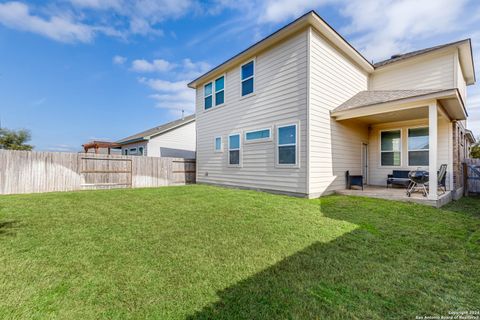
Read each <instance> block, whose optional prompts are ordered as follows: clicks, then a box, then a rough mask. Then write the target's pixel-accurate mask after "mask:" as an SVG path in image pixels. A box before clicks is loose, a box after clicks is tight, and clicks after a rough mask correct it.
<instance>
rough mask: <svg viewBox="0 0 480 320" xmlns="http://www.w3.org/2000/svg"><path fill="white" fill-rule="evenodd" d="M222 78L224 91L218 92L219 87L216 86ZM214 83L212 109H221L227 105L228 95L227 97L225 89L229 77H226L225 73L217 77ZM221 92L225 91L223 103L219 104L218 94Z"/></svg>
mask: <svg viewBox="0 0 480 320" xmlns="http://www.w3.org/2000/svg"><path fill="white" fill-rule="evenodd" d="M221 77H223V89H222V90H219V91H217V86H216V85H215V81H217V80H218V79H220V78H221ZM212 83H213V107H212V108H217V107H221V106H223V105H225V100H226V98H227V97H226V95H225V88H226V87H227V76H226V74H225V73H224V74H222V75H221V76H219V77H216V78H215V80H213V81H212ZM221 91H223V103H221V104H217V93H218V92H221ZM212 108H210V109H212Z"/></svg>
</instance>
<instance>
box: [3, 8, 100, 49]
mask: <svg viewBox="0 0 480 320" xmlns="http://www.w3.org/2000/svg"><path fill="white" fill-rule="evenodd" d="M0 23H1V24H3V25H5V26H6V27H8V28H12V29H17V30H21V31H28V32H33V33H37V34H40V35H43V36H45V37H48V38H51V39H53V40H57V41H61V42H90V41H92V40H93V38H94V36H95V31H96V30H95V28H94V27H91V26H88V25H85V24H82V23H79V22H75V21H73V20H72V19H71V18H70V17H68V16H51V17H50V18H48V19H44V18H41V17H39V16H35V15H32V14H31V13H30V9H29V7H28V6H27V5H26V4H23V3H21V2H15V1H12V2H6V3H1V4H0Z"/></svg>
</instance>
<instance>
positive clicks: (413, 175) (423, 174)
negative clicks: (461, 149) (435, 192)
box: [407, 164, 447, 197]
mask: <svg viewBox="0 0 480 320" xmlns="http://www.w3.org/2000/svg"><path fill="white" fill-rule="evenodd" d="M408 176H409V178H410V184H409V185H408V188H407V196H409V197H410V195H411V194H412V192H415V191H421V192H422V194H423V196H424V197H426V196H427V195H428V189H429V174H428V171H426V170H414V171H410V173H409V174H408ZM446 178H447V165H446V164H442V165H441V166H440V169H439V170H438V171H437V179H438V184H437V188H438V189H440V190H442V192H443V193H445V192H447V187H446V185H445V181H446Z"/></svg>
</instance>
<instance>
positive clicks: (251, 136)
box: [245, 129, 270, 141]
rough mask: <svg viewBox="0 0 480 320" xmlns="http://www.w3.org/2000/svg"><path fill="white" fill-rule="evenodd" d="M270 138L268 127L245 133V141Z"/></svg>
mask: <svg viewBox="0 0 480 320" xmlns="http://www.w3.org/2000/svg"><path fill="white" fill-rule="evenodd" d="M266 140H270V129H262V130H255V131H248V132H246V133H245V141H266Z"/></svg>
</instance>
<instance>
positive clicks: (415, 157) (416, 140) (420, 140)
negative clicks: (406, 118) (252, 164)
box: [408, 128, 428, 166]
mask: <svg viewBox="0 0 480 320" xmlns="http://www.w3.org/2000/svg"><path fill="white" fill-rule="evenodd" d="M408 165H409V166H428V128H411V129H408Z"/></svg>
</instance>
